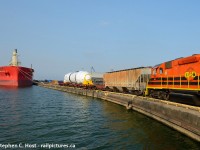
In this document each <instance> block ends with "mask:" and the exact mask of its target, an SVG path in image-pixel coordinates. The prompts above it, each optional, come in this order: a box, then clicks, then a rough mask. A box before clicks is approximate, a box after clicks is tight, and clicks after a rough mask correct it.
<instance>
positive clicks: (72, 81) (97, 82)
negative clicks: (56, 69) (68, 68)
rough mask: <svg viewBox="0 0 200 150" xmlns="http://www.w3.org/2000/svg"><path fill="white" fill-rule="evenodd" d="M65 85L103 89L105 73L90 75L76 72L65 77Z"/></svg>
mask: <svg viewBox="0 0 200 150" xmlns="http://www.w3.org/2000/svg"><path fill="white" fill-rule="evenodd" d="M64 84H65V85H69V86H76V87H91V88H92V87H97V88H103V87H104V85H103V73H97V72H93V73H89V72H87V71H76V72H70V73H67V74H66V75H65V76H64Z"/></svg>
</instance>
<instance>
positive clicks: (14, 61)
mask: <svg viewBox="0 0 200 150" xmlns="http://www.w3.org/2000/svg"><path fill="white" fill-rule="evenodd" d="M9 65H10V66H19V65H21V62H19V61H18V54H17V49H15V50H14V51H13V55H12V60H11V62H10V64H9Z"/></svg>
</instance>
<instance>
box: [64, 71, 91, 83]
mask: <svg viewBox="0 0 200 150" xmlns="http://www.w3.org/2000/svg"><path fill="white" fill-rule="evenodd" d="M90 80H91V75H90V74H89V72H87V71H77V72H73V73H68V74H66V75H65V76H64V83H66V82H71V83H77V84H82V83H83V82H84V81H90Z"/></svg>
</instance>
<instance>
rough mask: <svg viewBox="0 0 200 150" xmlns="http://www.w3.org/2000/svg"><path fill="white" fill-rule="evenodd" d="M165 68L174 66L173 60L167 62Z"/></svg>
mask: <svg viewBox="0 0 200 150" xmlns="http://www.w3.org/2000/svg"><path fill="white" fill-rule="evenodd" d="M165 68H166V69H170V68H172V61H168V62H166V63H165Z"/></svg>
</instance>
